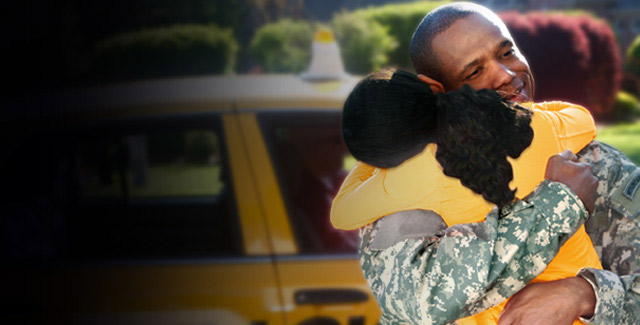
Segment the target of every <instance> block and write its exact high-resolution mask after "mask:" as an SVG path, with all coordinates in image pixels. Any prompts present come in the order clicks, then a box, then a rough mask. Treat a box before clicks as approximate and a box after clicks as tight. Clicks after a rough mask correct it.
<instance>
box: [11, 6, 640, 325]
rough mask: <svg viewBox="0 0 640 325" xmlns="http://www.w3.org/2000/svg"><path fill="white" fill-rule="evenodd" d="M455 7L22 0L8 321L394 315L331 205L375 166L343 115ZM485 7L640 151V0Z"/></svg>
mask: <svg viewBox="0 0 640 325" xmlns="http://www.w3.org/2000/svg"><path fill="white" fill-rule="evenodd" d="M448 2H450V1H401V0H371V1H365V0H229V1H218V0H184V1H166V0H139V1H124V0H112V1H108V2H107V1H75V0H59V1H51V0H33V1H24V2H17V1H16V2H8V3H3V4H1V5H0V8H1V9H2V12H3V13H5V15H4V17H3V20H2V22H1V24H3V29H2V30H3V31H4V38H3V40H2V41H1V42H0V44H1V45H0V46H2V53H3V58H4V59H3V62H4V64H3V77H4V78H5V84H4V85H3V87H2V88H0V89H1V91H0V92H1V94H2V99H1V100H2V110H3V119H0V130H1V131H0V134H1V135H2V136H1V137H0V150H1V151H0V183H2V184H3V187H2V189H1V190H0V204H1V206H2V209H1V210H0V211H2V212H1V213H0V215H1V221H2V223H1V224H0V226H1V227H2V229H1V230H2V236H1V243H0V244H1V246H0V253H1V254H2V255H1V257H2V259H3V263H2V264H3V266H2V268H0V271H1V272H2V273H1V274H0V276H1V277H2V279H3V280H2V281H3V282H2V287H3V290H2V293H1V294H0V302H2V303H1V304H0V306H1V307H0V313H1V314H0V317H1V318H2V319H9V320H11V321H12V323H24V324H40V323H44V322H45V321H46V322H47V323H61V324H70V323H73V324H162V323H167V324H168V323H171V324H176V323H179V324H189V323H193V324H195V323H198V324H203V323H208V324H210V323H212V324H306V325H309V324H354V325H355V324H375V323H376V322H377V318H378V317H379V310H378V308H377V305H376V303H375V301H374V300H373V297H372V295H371V293H370V291H369V289H368V286H367V284H366V283H365V282H364V279H363V277H362V274H361V271H360V268H359V264H358V261H357V255H356V251H357V239H356V233H355V232H353V231H350V232H349V231H337V230H335V229H333V228H332V227H331V225H330V224H329V220H328V215H329V209H330V203H331V200H332V198H333V196H334V195H335V193H336V192H337V190H338V187H339V185H340V183H341V181H342V179H343V178H344V177H345V175H346V174H347V172H348V171H349V170H350V168H351V167H352V166H353V164H354V163H355V161H354V159H353V158H352V157H351V156H350V155H349V154H348V152H347V150H346V147H345V145H344V143H343V140H342V136H341V129H340V118H341V116H340V110H341V108H342V104H343V101H344V99H345V98H346V96H347V95H348V93H349V91H350V90H351V88H352V87H353V86H354V85H355V83H356V82H357V81H358V79H359V78H361V77H362V76H364V75H366V74H368V73H370V72H373V71H376V70H378V69H380V68H384V67H398V68H403V69H406V70H409V71H413V68H412V66H411V64H410V61H409V56H408V47H409V42H410V39H411V35H412V33H413V30H414V29H415V28H416V26H417V25H418V23H419V22H420V20H421V19H422V17H424V15H425V14H426V13H428V12H429V11H430V10H431V9H433V8H435V7H437V6H439V5H442V4H445V3H448ZM475 2H477V3H479V4H483V5H485V6H488V7H489V8H491V9H493V10H495V11H497V12H498V13H499V15H500V16H501V17H502V19H503V20H504V21H505V23H506V24H507V26H508V27H509V29H510V30H511V32H512V34H513V36H514V38H515V40H516V43H517V44H518V46H519V47H520V49H521V51H522V52H523V53H524V55H525V56H526V57H527V59H528V60H529V63H530V65H531V68H532V71H533V73H534V76H535V79H536V98H535V100H536V101H543V100H566V101H571V102H574V103H579V104H582V105H584V106H585V107H587V108H588V109H589V110H590V111H591V112H592V114H593V115H594V117H595V118H596V121H597V124H598V128H599V135H598V138H597V139H598V140H600V141H603V142H606V143H609V144H612V145H613V146H615V147H617V148H619V149H621V150H622V151H623V152H624V153H625V154H627V155H628V156H629V157H630V158H631V159H632V160H634V161H635V162H636V163H637V164H640V120H639V119H638V118H639V117H640V107H639V106H638V99H637V98H638V96H640V36H638V35H640V2H639V1H635V0H483V1H475ZM318 31H320V32H318ZM314 48H315V49H316V50H314ZM318 49H320V50H318ZM314 51H316V52H315V53H314ZM318 51H319V52H318ZM321 53H324V54H321ZM332 53H333V54H335V55H336V56H335V57H334V58H332V59H331V60H328V59H327V60H324V59H322V55H332ZM320 61H322V62H324V63H320ZM314 62H315V63H314ZM323 64H324V65H323ZM327 64H328V65H327Z"/></svg>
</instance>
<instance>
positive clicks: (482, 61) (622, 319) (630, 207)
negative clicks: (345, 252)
mask: <svg viewBox="0 0 640 325" xmlns="http://www.w3.org/2000/svg"><path fill="white" fill-rule="evenodd" d="M550 55H553V54H550ZM411 59H412V62H413V63H414V66H415V68H416V71H417V72H418V73H420V74H422V75H421V76H420V78H421V79H422V80H423V81H424V82H426V83H428V84H429V85H430V86H431V88H432V89H433V90H434V91H447V90H452V89H457V88H459V87H460V86H462V85H463V84H469V85H471V86H472V87H474V88H476V89H481V88H490V89H494V90H497V91H499V92H501V93H503V96H504V97H505V98H506V99H510V100H515V101H526V100H529V98H530V97H531V96H532V95H533V91H534V81H533V77H532V75H531V71H530V69H529V66H528V64H527V62H526V60H525V59H524V57H523V56H522V54H521V53H520V52H519V50H518V49H517V47H516V46H515V44H514V42H513V40H512V38H511V36H510V35H509V32H508V31H507V29H506V27H505V26H504V24H503V23H502V22H501V21H500V20H499V18H498V17H497V16H495V14H493V13H492V12H490V11H489V10H487V9H486V8H484V7H481V6H477V5H473V4H468V3H457V4H452V5H447V6H444V7H441V8H439V9H437V10H434V11H432V12H431V13H430V14H429V15H427V17H425V19H424V20H423V22H422V23H421V24H420V26H419V27H418V29H417V30H416V33H415V34H414V38H413V40H412V46H411ZM579 156H580V161H581V162H586V163H588V164H589V165H590V166H591V168H592V169H593V172H594V173H595V175H596V176H597V177H598V179H599V181H600V184H599V186H598V195H599V197H598V199H597V200H596V205H595V211H594V213H593V214H592V216H591V217H590V219H589V220H588V221H587V224H586V226H587V230H588V232H589V234H590V236H591V238H592V241H593V242H594V245H595V247H596V250H597V251H598V254H599V255H600V257H601V260H602V262H603V265H604V267H605V268H607V269H609V270H611V271H613V272H611V271H602V270H594V269H586V270H584V271H583V272H581V274H579V276H578V277H575V278H569V279H565V280H560V281H555V282H549V283H540V284H535V285H530V286H528V287H526V288H525V289H524V290H522V291H521V292H520V293H518V294H517V295H515V296H513V297H512V299H511V301H510V302H509V304H508V305H507V306H506V308H505V311H504V312H503V314H502V316H501V318H500V323H504V324H510V323H524V324H535V323H536V322H537V323H539V324H558V323H560V324H562V323H568V322H571V321H572V320H573V319H575V318H577V317H579V316H585V317H590V316H592V315H593V318H592V319H591V321H593V322H595V323H602V324H621V323H628V324H634V323H637V322H638V318H637V317H638V316H639V315H640V311H639V308H640V297H639V296H638V294H637V293H635V292H634V290H635V291H639V292H640V290H639V288H640V277H637V276H636V275H625V274H630V273H632V272H635V271H637V270H640V267H638V263H639V262H640V261H637V259H636V255H637V252H638V249H639V248H638V247H637V246H638V245H640V243H639V241H638V240H637V239H638V238H640V233H639V229H640V228H639V227H638V226H637V224H636V221H635V217H636V216H637V215H638V211H640V203H639V201H640V199H639V197H640V194H638V193H639V192H640V191H637V188H638V183H640V180H638V181H636V178H640V171H639V170H638V168H637V167H636V166H635V165H633V164H632V163H631V162H629V161H628V159H627V158H626V157H624V155H622V154H620V153H619V152H618V151H616V150H615V149H612V148H610V147H608V146H606V145H603V144H600V143H597V142H593V143H591V144H590V145H589V146H588V147H587V148H585V149H584V150H583V151H582V152H581V153H580V154H579ZM558 159H560V160H562V159H563V158H556V159H555V160H558ZM567 160H568V157H565V158H564V161H563V162H567ZM550 163H551V164H550V166H549V167H550V169H548V173H547V177H548V178H549V179H552V180H553V177H552V176H550V175H549V170H551V174H554V169H553V161H551V162H550ZM574 167H575V166H574ZM358 168H364V167H361V166H358V167H356V168H355V169H354V170H353V171H352V172H351V174H350V177H351V176H352V175H358V173H361V170H358ZM562 173H563V171H560V172H559V175H562ZM556 175H558V173H556ZM576 179H578V178H571V177H569V179H566V181H567V182H571V181H572V180H573V181H575V180H576ZM555 180H558V181H561V182H564V181H563V180H562V179H555ZM348 181H349V178H347V180H346V181H345V184H346V183H347V182H348ZM541 185H542V184H541ZM569 187H570V188H571V189H572V190H573V191H576V193H578V192H579V191H580V186H569ZM355 189H356V187H354V186H344V185H343V188H342V189H341V192H340V193H339V194H338V196H337V198H336V201H334V208H335V207H336V206H339V205H340V204H347V203H348V202H347V201H348V199H349V197H350V196H349V195H345V194H348V192H350V191H354V190H355ZM542 190H544V188H543V189H542ZM542 190H539V191H538V192H539V193H536V192H534V193H533V194H532V196H531V198H532V199H529V200H528V202H529V203H531V202H532V201H534V200H535V197H536V195H541V194H540V192H542ZM547 195H548V194H547ZM555 195H556V196H557V195H561V194H559V193H555ZM579 196H580V195H579ZM580 198H581V199H582V200H583V202H584V203H587V201H588V200H585V198H584V195H583V196H580ZM525 201H527V200H525ZM356 203H357V202H356ZM535 204H537V205H538V206H537V207H539V208H541V209H544V205H545V204H548V202H547V203H545V202H538V201H536V203H535ZM334 210H335V209H334ZM332 213H335V211H332ZM518 213H520V212H519V211H515V209H513V210H511V211H510V214H511V215H518ZM542 215H543V216H545V217H551V216H549V215H545V214H544V213H543V214H542ZM332 217H333V216H332ZM385 218H386V217H385ZM504 219H505V218H503V219H501V220H504ZM380 220H384V218H383V219H380ZM487 220H489V217H488V218H487ZM496 229H497V231H498V236H499V235H500V233H501V232H502V233H505V234H506V233H508V232H512V231H514V229H512V228H509V227H503V226H500V225H499V226H498V227H497V228H496ZM363 233H364V234H367V232H366V231H362V232H361V234H363ZM477 237H481V234H478V235H477ZM361 239H366V238H361ZM445 239H446V236H445V237H442V238H440V239H434V242H433V243H435V244H436V246H437V245H442V243H443V242H444V241H445ZM438 240H439V241H438ZM363 242H364V240H363ZM548 249H549V250H551V251H552V254H555V251H554V250H555V248H554V247H551V246H550V247H548ZM362 251H363V249H362V246H361V252H362ZM381 254H385V252H382V253H381ZM437 256H438V254H437V253H434V254H433V255H429V256H427V258H428V259H434V258H436V257H437ZM461 260H463V259H461ZM429 261H430V260H428V261H425V263H426V264H429ZM362 263H363V269H364V270H365V275H366V274H367V268H368V267H369V266H368V265H367V260H366V256H364V259H363V260H362ZM449 263H455V261H453V262H449ZM460 263H462V262H460ZM409 265H411V264H409ZM525 267H526V266H525ZM388 271H389V272H394V270H388ZM403 271H407V272H408V274H411V273H410V272H409V270H403ZM614 272H618V273H619V275H616V274H615V273H614ZM621 275H624V276H621ZM446 280H450V281H453V282H455V281H456V280H457V279H456V278H453V277H452V278H450V279H444V280H443V281H441V282H438V283H432V282H428V281H426V282H424V283H420V290H422V291H426V292H429V291H431V290H432V289H433V288H434V286H435V285H438V284H440V283H443V282H446ZM508 280H509V279H506V280H505V283H502V284H501V283H493V284H492V285H495V286H498V289H497V290H503V292H508V291H509V290H507V289H508V288H507V287H508V285H507V284H506V282H508ZM585 280H588V281H589V282H587V281H585ZM390 284H391V283H385V285H390ZM591 286H593V287H591ZM512 287H513V286H512ZM376 289H380V288H374V291H375V290H376ZM511 289H513V288H511ZM384 290H386V291H387V292H392V291H393V290H401V289H397V288H393V287H386V288H384ZM491 290H494V291H495V290H496V288H495V287H494V288H486V291H487V292H490V291H491ZM594 290H595V296H594ZM596 296H597V298H598V299H597V301H594V300H595V299H594V298H595V297H596ZM411 298H414V299H415V297H406V299H409V300H410V299H411ZM453 298H456V297H453ZM466 298H469V297H466ZM406 302H407V303H409V302H408V300H407V301H406ZM403 303H405V302H401V303H396V305H393V308H390V307H389V306H383V309H385V308H387V310H391V312H392V313H393V312H397V313H399V310H401V309H402V308H401V307H402V306H403ZM470 303H471V304H473V303H477V300H473V299H467V300H466V301H465V300H464V299H463V300H462V301H461V302H460V304H463V305H465V306H464V307H463V308H462V309H461V314H459V315H457V316H458V317H463V316H466V315H467V314H465V313H464V311H465V310H467V311H469V310H471V311H474V309H473V308H472V306H469V304H470ZM404 306H405V308H404V309H403V310H405V311H406V309H409V307H406V305H404ZM476 306H477V305H476ZM594 306H595V308H594ZM396 307H397V308H396ZM467 307H468V308H470V309H465V308H467ZM475 311H477V310H475ZM419 312H420V311H419ZM439 312H440V311H439V310H438V309H437V308H434V309H432V310H429V313H431V314H438V313H439ZM442 312H445V311H442ZM418 315H419V314H418ZM436 316H437V315H436ZM383 317H384V316H383ZM434 319H438V318H434ZM413 321H414V322H419V321H418V320H415V319H414V320H413Z"/></svg>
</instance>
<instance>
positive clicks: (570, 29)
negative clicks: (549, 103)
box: [501, 12, 621, 119]
mask: <svg viewBox="0 0 640 325" xmlns="http://www.w3.org/2000/svg"><path fill="white" fill-rule="evenodd" d="M501 18H502V19H503V20H504V21H505V23H506V24H507V26H508V27H509V29H510V30H511V32H512V35H513V36H514V39H515V40H516V43H517V44H518V46H519V47H520V50H521V51H522V52H523V54H524V56H525V57H526V58H527V59H528V60H529V64H530V65H531V69H532V71H533V74H534V76H535V79H536V98H535V99H536V100H537V101H542V100H565V101H570V102H574V103H577V104H582V105H584V106H585V107H587V108H588V109H589V110H590V111H591V113H592V114H593V115H594V116H595V117H596V118H598V119H607V118H610V117H611V115H612V113H613V108H614V102H615V98H616V97H615V96H616V94H617V92H618V90H619V88H620V80H621V71H620V68H619V67H620V55H619V53H618V47H617V44H616V40H615V37H614V34H613V31H612V30H611V28H610V27H609V25H607V24H606V23H605V22H603V21H600V20H597V19H594V18H593V17H591V16H588V15H572V16H569V15H566V14H561V13H551V14H545V13H540V12H537V13H529V14H525V15H521V14H518V13H515V12H507V13H502V14H501Z"/></svg>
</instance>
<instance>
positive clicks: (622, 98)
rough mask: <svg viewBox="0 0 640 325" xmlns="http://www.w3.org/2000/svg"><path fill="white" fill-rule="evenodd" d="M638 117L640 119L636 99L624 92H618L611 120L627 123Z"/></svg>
mask: <svg viewBox="0 0 640 325" xmlns="http://www.w3.org/2000/svg"><path fill="white" fill-rule="evenodd" d="M638 117H640V106H638V98H636V97H635V96H633V95H632V94H629V93H627V92H624V91H621V92H619V93H618V96H617V97H616V103H615V109H614V113H613V116H612V119H613V120H614V121H629V120H632V119H635V118H638Z"/></svg>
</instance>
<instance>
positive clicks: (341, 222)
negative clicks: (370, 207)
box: [330, 161, 377, 230]
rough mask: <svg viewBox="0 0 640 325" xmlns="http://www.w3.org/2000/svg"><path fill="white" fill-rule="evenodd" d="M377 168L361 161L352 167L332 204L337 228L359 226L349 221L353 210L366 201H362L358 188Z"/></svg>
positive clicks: (333, 218) (346, 228) (350, 228)
mask: <svg viewBox="0 0 640 325" xmlns="http://www.w3.org/2000/svg"><path fill="white" fill-rule="evenodd" d="M376 170H377V168H376V167H373V166H371V165H367V164H365V163H363V162H361V161H358V162H356V164H355V166H354V167H353V169H351V171H350V172H349V174H348V175H347V177H346V178H345V179H344V181H343V182H342V185H341V186H340V190H338V194H336V197H335V198H334V199H333V203H332V204H331V214H330V218H331V223H332V224H333V226H334V227H335V228H337V229H344V230H352V229H356V228H358V227H354V225H353V224H351V222H349V221H350V220H349V216H352V215H353V212H356V211H357V210H356V211H354V209H357V207H358V206H362V204H364V203H365V202H366V201H364V202H361V200H362V199H363V198H360V197H358V195H357V193H358V191H357V190H358V188H359V187H360V186H362V184H364V183H365V182H366V181H367V180H369V179H370V178H371V177H372V176H373V175H374V174H375V173H376ZM358 212H360V211H358ZM355 223H356V222H354V224H355Z"/></svg>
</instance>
